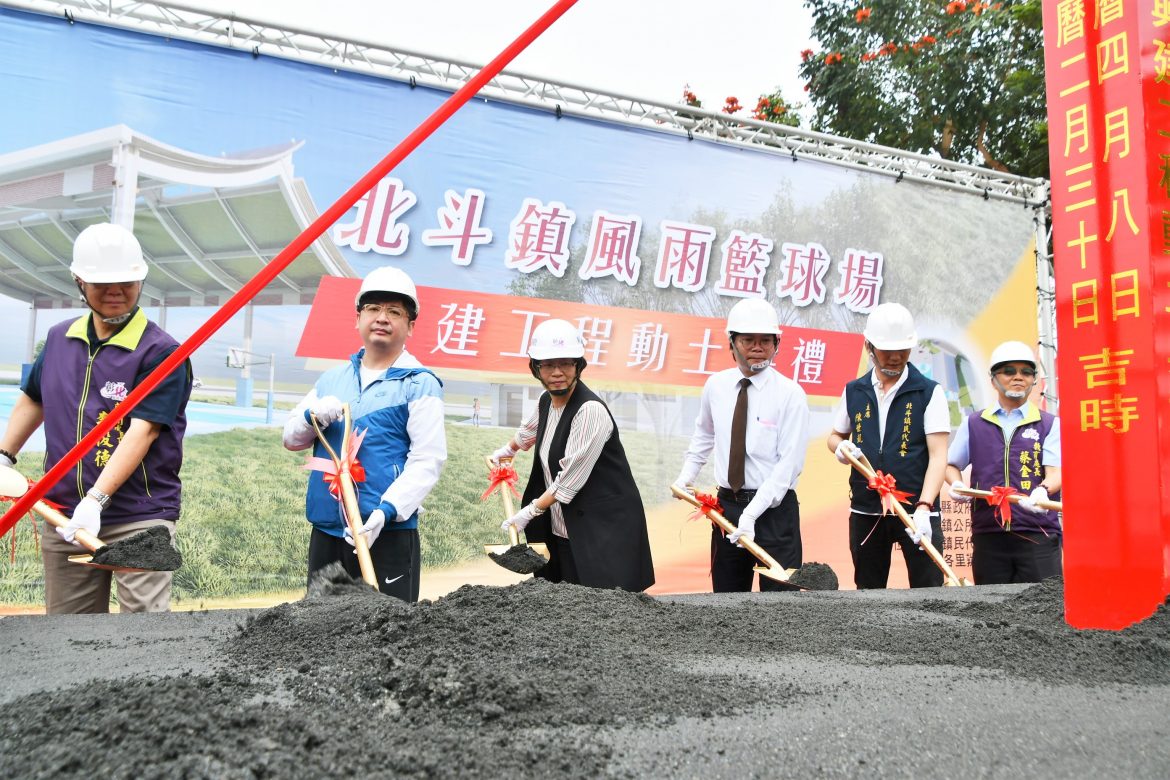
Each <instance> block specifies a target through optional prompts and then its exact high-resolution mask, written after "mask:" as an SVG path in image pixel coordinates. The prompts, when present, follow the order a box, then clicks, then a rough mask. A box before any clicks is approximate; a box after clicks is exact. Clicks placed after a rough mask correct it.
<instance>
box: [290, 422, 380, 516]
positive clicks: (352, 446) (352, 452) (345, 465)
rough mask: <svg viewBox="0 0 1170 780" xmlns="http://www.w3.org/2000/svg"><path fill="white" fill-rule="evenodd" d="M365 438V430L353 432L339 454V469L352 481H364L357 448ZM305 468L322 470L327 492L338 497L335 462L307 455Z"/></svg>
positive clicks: (364, 472)
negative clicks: (327, 487) (345, 446)
mask: <svg viewBox="0 0 1170 780" xmlns="http://www.w3.org/2000/svg"><path fill="white" fill-rule="evenodd" d="M367 430H368V429H367ZM365 438H366V431H364V430H363V431H360V432H358V433H354V435H353V436H350V437H349V445H348V446H347V448H346V451H345V452H343V453H342V454H341V469H340V471H343V472H348V473H349V476H350V479H352V480H353V481H354V482H365V481H366V469H365V467H364V466H362V464H361V461H359V460H358V456H357V453H358V450H359V449H361V446H362V441H364V440H365ZM305 469H306V470H307V471H320V472H323V473H322V474H321V479H323V480H325V484H326V485H328V486H329V492H330V493H332V494H333V497H334V498H337V499H340V495H341V494H340V488H339V487H338V468H337V464H335V463H334V462H333V461H332V460H331V459H329V458H318V457H309V458H306V459H305Z"/></svg>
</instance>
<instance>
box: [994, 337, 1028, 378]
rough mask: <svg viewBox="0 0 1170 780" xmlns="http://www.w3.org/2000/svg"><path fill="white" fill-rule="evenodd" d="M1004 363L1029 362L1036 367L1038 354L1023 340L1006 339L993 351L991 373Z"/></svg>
mask: <svg viewBox="0 0 1170 780" xmlns="http://www.w3.org/2000/svg"><path fill="white" fill-rule="evenodd" d="M1004 363H1028V364H1030V365H1031V366H1032V368H1036V355H1035V353H1033V352H1032V348H1031V347H1029V346H1028V345H1027V344H1025V343H1024V342H1022V341H1005V342H1004V343H1002V344H1000V345H999V346H998V347H996V348H995V349H993V350H992V351H991V373H993V374H994V373H995V369H997V368H999V367H1000V366H1001V365H1003V364H1004Z"/></svg>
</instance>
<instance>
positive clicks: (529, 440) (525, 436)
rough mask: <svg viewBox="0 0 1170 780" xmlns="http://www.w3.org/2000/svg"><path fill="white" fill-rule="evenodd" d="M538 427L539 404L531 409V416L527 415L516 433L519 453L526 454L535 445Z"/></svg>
mask: <svg viewBox="0 0 1170 780" xmlns="http://www.w3.org/2000/svg"><path fill="white" fill-rule="evenodd" d="M539 426H540V404H537V405H536V406H534V407H533V408H532V414H530V415H528V419H527V420H525V421H524V423H523V424H522V425H521V426H520V430H518V431H516V444H517V445H519V447H520V451H521V452H527V451H528V450H530V449H532V445H534V444H536V431H537V430H538V429H539Z"/></svg>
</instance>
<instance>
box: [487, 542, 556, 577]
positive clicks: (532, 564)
mask: <svg viewBox="0 0 1170 780" xmlns="http://www.w3.org/2000/svg"><path fill="white" fill-rule="evenodd" d="M483 551H484V552H485V553H487V555H488V557H489V558H491V559H492V560H493V561H495V562H496V563H498V564H499V565H500V566H503V567H504V568H505V569H507V570H508V571H512V572H515V573H517V574H533V573H535V572H537V571H539V570H540V569H542V568H544V566H545V564H547V563H548V558H549V552H548V545H546V544H543V543H540V542H537V543H536V544H514V545H512V544H485V545H484V546H483Z"/></svg>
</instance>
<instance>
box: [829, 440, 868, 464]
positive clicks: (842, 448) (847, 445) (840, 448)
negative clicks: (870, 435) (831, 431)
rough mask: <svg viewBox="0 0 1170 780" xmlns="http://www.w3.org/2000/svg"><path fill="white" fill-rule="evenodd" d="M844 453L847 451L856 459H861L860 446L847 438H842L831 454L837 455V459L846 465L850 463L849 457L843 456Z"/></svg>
mask: <svg viewBox="0 0 1170 780" xmlns="http://www.w3.org/2000/svg"><path fill="white" fill-rule="evenodd" d="M845 453H849V454H850V455H852V456H853V457H855V458H857V459H858V460H861V458H862V452H861V447H858V446H857V445H856V444H854V443H853V442H851V441H849V440H848V439H842V440H841V443H840V444H838V445H837V449H836V450H834V451H833V454H834V455H836V456H837V460H839V461H841V462H842V463H844V464H846V465H851V464H850V463H849V458H847V457H845Z"/></svg>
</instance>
